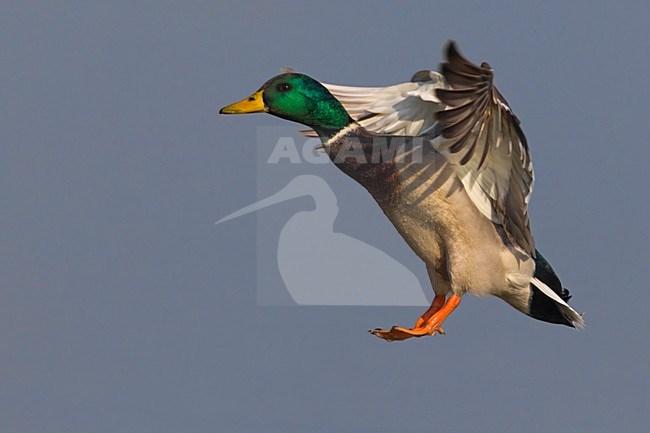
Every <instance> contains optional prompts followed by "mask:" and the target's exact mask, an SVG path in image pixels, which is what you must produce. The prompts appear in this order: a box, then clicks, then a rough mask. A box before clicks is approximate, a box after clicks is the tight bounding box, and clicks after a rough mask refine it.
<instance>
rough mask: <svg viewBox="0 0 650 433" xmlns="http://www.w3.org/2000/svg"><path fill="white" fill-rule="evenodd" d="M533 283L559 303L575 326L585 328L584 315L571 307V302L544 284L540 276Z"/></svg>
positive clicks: (564, 313) (565, 315)
mask: <svg viewBox="0 0 650 433" xmlns="http://www.w3.org/2000/svg"><path fill="white" fill-rule="evenodd" d="M531 283H532V284H533V285H534V286H535V287H537V288H538V289H539V290H540V291H541V292H542V293H543V294H545V295H546V296H548V297H549V298H551V299H552V300H553V301H555V302H556V303H557V304H558V305H559V307H560V311H561V312H562V315H563V316H564V317H566V319H567V320H569V321H570V322H571V323H572V324H573V326H575V327H576V328H580V329H584V327H585V321H584V320H583V319H582V315H580V314H579V313H578V312H577V311H576V310H574V309H573V308H571V307H570V306H569V304H567V303H566V302H564V301H563V300H562V298H560V297H559V296H558V295H557V293H555V292H554V291H553V290H552V289H551V288H550V287H549V286H547V285H546V284H544V283H543V282H542V281H541V280H540V279H539V278H536V277H533V279H532V280H531Z"/></svg>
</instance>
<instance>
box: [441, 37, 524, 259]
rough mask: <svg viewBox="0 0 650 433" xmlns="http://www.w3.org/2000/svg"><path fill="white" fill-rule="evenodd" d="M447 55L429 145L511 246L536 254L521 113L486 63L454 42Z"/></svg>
mask: <svg viewBox="0 0 650 433" xmlns="http://www.w3.org/2000/svg"><path fill="white" fill-rule="evenodd" d="M446 57H447V60H446V62H445V63H443V65H442V74H443V76H444V77H445V79H446V81H447V84H448V86H449V88H447V89H445V88H442V89H438V90H436V96H437V97H438V99H439V100H440V101H441V102H442V103H444V104H445V105H446V106H447V107H448V108H447V109H446V110H445V111H441V112H438V113H436V118H437V120H438V121H439V122H440V124H441V127H442V133H441V134H440V135H439V136H438V137H436V138H435V139H434V140H433V145H434V147H435V149H436V150H437V151H438V152H440V153H441V154H443V155H445V156H446V157H447V159H448V161H449V162H450V163H451V164H452V165H453V166H454V168H455V170H456V172H457V175H458V176H459V178H460V179H461V181H462V182H463V185H464V186H465V188H466V190H467V191H468V194H469V195H470V198H471V199H472V201H473V202H474V204H475V205H476V206H477V208H478V209H479V210H481V212H482V213H483V214H484V215H486V216H487V217H488V218H490V219H492V221H494V222H495V223H497V224H500V225H502V226H503V228H504V231H505V232H506V235H507V237H508V239H509V240H510V242H511V243H512V244H513V245H514V246H515V247H518V248H520V249H521V250H523V251H525V252H526V253H528V254H529V255H534V254H535V241H534V239H533V235H532V232H531V229H530V221H529V218H528V200H529V198H530V194H531V192H532V189H533V184H534V179H535V175H534V171H533V166H532V163H531V159H530V154H529V150H528V143H527V141H526V137H525V136H524V133H523V131H522V129H521V127H520V124H519V119H518V118H517V117H516V116H515V114H514V113H513V112H512V109H511V108H510V106H509V105H508V102H507V101H506V99H505V98H504V97H503V95H501V93H500V92H499V91H498V90H497V88H496V87H495V86H494V84H493V71H492V68H491V67H490V65H488V64H487V63H485V62H484V63H482V64H481V65H480V66H477V65H475V64H473V63H471V62H470V61H468V60H467V59H465V58H464V57H463V56H462V55H461V54H460V52H459V51H458V49H457V48H456V45H455V44H454V43H453V42H450V43H449V45H448V47H447V50H446ZM486 203H489V204H490V206H486Z"/></svg>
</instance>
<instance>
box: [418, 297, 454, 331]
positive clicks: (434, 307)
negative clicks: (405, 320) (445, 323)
mask: <svg viewBox="0 0 650 433" xmlns="http://www.w3.org/2000/svg"><path fill="white" fill-rule="evenodd" d="M446 298H447V295H436V296H435V297H434V298H433V302H432V303H431V306H430V307H429V309H428V310H427V311H425V312H424V314H423V315H421V316H420V318H419V319H418V320H417V322H415V328H420V327H421V326H422V325H424V324H425V323H426V321H427V320H429V318H430V317H431V316H432V315H433V314H434V313H437V312H438V310H440V309H441V308H442V306H443V305H445V299H446Z"/></svg>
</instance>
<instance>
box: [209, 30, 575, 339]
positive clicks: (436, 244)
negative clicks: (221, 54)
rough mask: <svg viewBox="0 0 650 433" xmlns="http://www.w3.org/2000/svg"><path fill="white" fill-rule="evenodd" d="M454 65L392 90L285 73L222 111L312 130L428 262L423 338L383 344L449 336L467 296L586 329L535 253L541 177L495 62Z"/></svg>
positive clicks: (406, 333) (450, 53) (387, 334)
mask: <svg viewBox="0 0 650 433" xmlns="http://www.w3.org/2000/svg"><path fill="white" fill-rule="evenodd" d="M446 55H447V61H446V62H445V63H443V65H442V74H438V73H436V72H433V71H420V72H418V73H416V74H415V75H414V77H413V81H412V82H411V83H403V84H399V85H395V86H389V87H386V88H354V87H347V86H338V85H332V84H325V85H322V84H320V83H318V82H316V81H315V80H313V79H311V78H309V77H307V76H305V75H302V74H295V73H288V74H282V75H279V76H277V77H274V78H272V79H271V80H269V81H268V82H267V83H265V84H264V85H263V86H262V88H261V89H260V90H259V91H258V92H257V93H255V94H253V95H252V96H251V97H250V98H248V99H245V100H243V101H241V102H240V103H236V104H232V105H230V106H228V107H225V108H223V109H222V110H221V112H222V113H228V114H239V113H246V112H260V111H266V112H269V113H271V114H274V115H276V116H278V117H282V118H285V119H288V120H294V121H297V122H300V123H303V124H305V125H307V126H309V127H311V128H312V129H313V130H314V133H315V134H317V135H318V136H319V137H320V138H321V141H322V144H323V150H324V151H325V152H327V153H328V155H329V157H330V159H331V160H332V161H333V162H334V164H335V165H336V166H337V167H338V168H339V169H340V170H341V171H343V172H344V173H345V174H347V175H348V176H350V177H351V178H352V179H354V180H355V181H356V182H358V183H359V184H360V185H361V186H363V187H364V188H365V189H366V190H367V191H368V192H369V193H370V194H371V195H372V197H373V198H374V199H375V200H376V201H377V203H378V205H379V206H380V208H381V209H382V211H383V212H384V213H385V214H386V216H387V217H388V218H389V220H390V221H391V223H392V224H393V225H394V226H395V228H396V229H397V231H398V232H399V233H400V234H401V236H402V237H403V238H404V240H405V241H406V242H407V244H408V245H409V247H410V248H411V249H412V250H413V251H414V252H415V253H416V254H417V255H418V257H420V258H421V259H422V260H423V261H424V263H425V264H426V268H427V272H428V273H429V278H430V280H431V283H432V286H433V289H434V293H435V297H434V301H433V303H432V305H431V307H430V308H429V310H427V311H426V312H425V313H424V314H423V315H422V316H421V317H420V318H419V319H418V321H417V322H416V324H415V326H414V327H413V328H404V327H399V326H394V327H393V328H391V329H390V330H383V329H375V330H373V331H370V332H371V333H372V334H374V335H376V336H378V337H380V338H383V339H385V340H387V341H395V340H405V339H408V338H412V337H421V336H424V335H435V334H436V333H444V331H443V330H442V328H441V327H440V325H441V324H442V322H443V321H444V320H445V319H446V318H447V316H448V315H449V314H451V312H453V311H454V310H455V309H456V308H457V307H458V305H459V304H460V300H461V298H462V296H463V295H464V294H465V293H467V292H469V293H472V294H474V295H477V296H487V295H493V296H497V297H499V298H501V299H503V300H504V301H506V302H507V303H509V304H510V305H511V306H513V307H514V308H516V309H517V310H519V311H521V312H523V313H524V314H526V315H529V316H531V317H533V318H536V319H539V320H543V321H547V322H551V323H559V324H564V325H567V326H572V327H576V326H577V327H582V326H583V324H584V322H583V321H582V317H581V316H580V315H579V314H578V313H576V312H575V311H574V310H573V309H572V308H571V307H569V305H568V304H567V303H566V301H567V300H568V299H569V297H570V295H569V294H568V291H567V290H566V289H564V288H563V287H562V285H561V283H560V281H559V279H558V278H557V275H555V272H554V271H553V269H552V268H551V266H550V264H549V263H548V262H547V261H546V259H545V258H544V257H543V256H541V254H539V252H538V251H537V250H536V249H535V241H534V238H533V236H532V231H531V228H530V223H529V218H528V201H529V199H530V194H531V192H532V189H533V184H534V172H533V167H532V163H531V158H530V154H529V149H528V144H527V141H526V138H525V136H524V134H523V132H522V130H521V127H520V124H519V119H518V118H517V117H516V116H515V115H514V113H513V112H512V110H511V108H510V106H509V105H508V103H507V101H506V100H505V98H504V97H503V96H502V95H501V93H500V92H499V91H498V90H497V89H496V87H494V85H493V74H492V69H491V67H490V66H489V65H488V64H487V63H483V64H481V65H480V66H477V65H474V64H473V63H471V62H469V61H468V60H466V59H465V58H463V57H462V56H461V55H460V53H459V52H458V50H457V49H456V47H455V44H453V43H450V44H449V45H448V48H447V52H446ZM352 116H353V117H354V119H353V117H352ZM307 134H309V132H308V133H307Z"/></svg>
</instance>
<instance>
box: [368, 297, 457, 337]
mask: <svg viewBox="0 0 650 433" xmlns="http://www.w3.org/2000/svg"><path fill="white" fill-rule="evenodd" d="M436 299H438V296H436V297H435V298H434V299H433V304H435V303H436ZM438 302H440V301H438ZM433 304H432V305H431V307H430V308H429V310H427V312H425V313H424V314H423V315H422V317H421V319H422V321H423V323H421V324H420V326H417V325H416V327H414V328H402V327H401V326H393V327H392V328H391V329H390V330H389V331H387V330H385V329H375V330H372V331H368V332H370V333H371V334H372V335H376V336H377V337H379V338H382V339H384V340H386V341H402V340H406V339H408V338H411V337H422V336H425V335H435V334H436V332H437V333H439V334H444V333H445V331H443V330H442V328H441V327H440V326H441V325H442V322H444V321H445V319H446V318H447V317H448V316H449V315H450V314H451V313H452V312H453V311H454V310H455V309H456V307H458V305H459V304H460V296H457V295H454V294H452V295H450V296H449V299H447V302H445V304H444V305H443V306H442V307H441V308H440V309H439V310H438V311H436V312H434V313H432V314H430V315H429V317H426V316H427V313H429V311H430V310H432V309H433V308H434V305H433ZM418 322H420V320H418Z"/></svg>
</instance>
